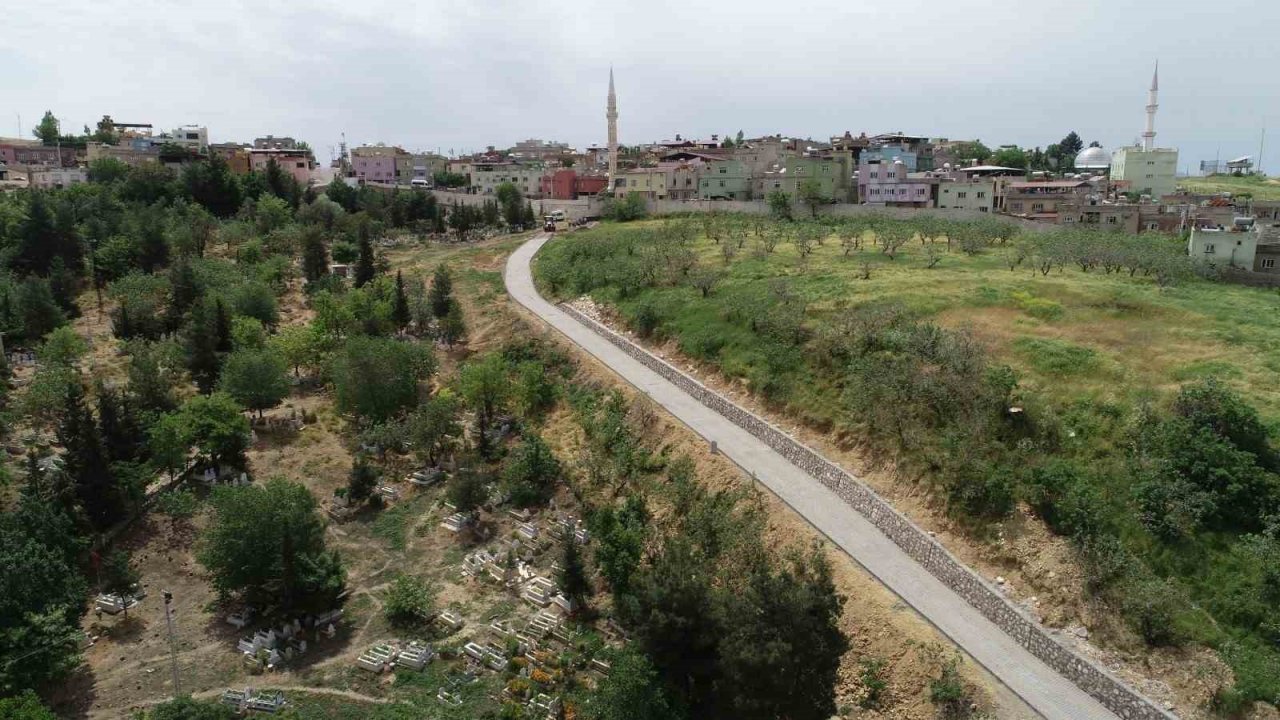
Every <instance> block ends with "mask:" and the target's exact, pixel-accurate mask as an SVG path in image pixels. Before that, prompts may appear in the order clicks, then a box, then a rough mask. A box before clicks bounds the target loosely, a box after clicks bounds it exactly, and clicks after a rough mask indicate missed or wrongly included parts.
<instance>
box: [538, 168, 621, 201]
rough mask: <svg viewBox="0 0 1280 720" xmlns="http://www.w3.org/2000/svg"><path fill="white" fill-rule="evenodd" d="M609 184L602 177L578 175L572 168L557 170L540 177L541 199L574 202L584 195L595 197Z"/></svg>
mask: <svg viewBox="0 0 1280 720" xmlns="http://www.w3.org/2000/svg"><path fill="white" fill-rule="evenodd" d="M608 184H609V179H608V178H606V177H605V176H603V175H579V174H578V171H576V170H574V169H573V168H558V169H555V170H552V171H549V172H547V173H545V174H544V175H543V176H542V181H541V184H540V190H541V192H542V197H544V198H550V199H552V200H576V199H578V198H579V197H581V196H584V195H597V194H599V193H600V192H602V191H603V190H604V189H605V187H607V186H608Z"/></svg>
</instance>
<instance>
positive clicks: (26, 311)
mask: <svg viewBox="0 0 1280 720" xmlns="http://www.w3.org/2000/svg"><path fill="white" fill-rule="evenodd" d="M18 308H19V310H20V312H21V317H22V336H23V338H25V339H26V340H28V341H31V342H35V341H37V340H39V339H40V338H42V337H44V336H45V335H46V334H47V333H49V332H51V331H53V330H54V329H56V328H58V327H59V326H61V325H62V324H63V323H65V322H66V321H67V317H66V315H65V314H64V313H63V312H62V308H60V307H58V303H57V301H56V300H54V298H53V293H52V292H51V291H50V289H49V281H48V280H44V279H42V278H38V277H34V276H31V277H28V278H27V279H26V280H24V281H23V282H22V285H20V286H19V287H18Z"/></svg>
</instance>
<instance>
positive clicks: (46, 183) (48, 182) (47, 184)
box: [27, 167, 89, 189]
mask: <svg viewBox="0 0 1280 720" xmlns="http://www.w3.org/2000/svg"><path fill="white" fill-rule="evenodd" d="M88 181H89V176H88V173H87V172H85V169H84V168H66V167H41V168H33V169H31V170H30V171H28V172H27V183H28V185H29V186H30V187H33V188H42V189H51V188H65V187H71V186H72V185H79V184H81V183H85V182H88Z"/></svg>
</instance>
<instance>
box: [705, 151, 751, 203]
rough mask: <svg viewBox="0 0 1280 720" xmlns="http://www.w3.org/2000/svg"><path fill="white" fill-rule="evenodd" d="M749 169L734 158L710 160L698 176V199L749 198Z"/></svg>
mask: <svg viewBox="0 0 1280 720" xmlns="http://www.w3.org/2000/svg"><path fill="white" fill-rule="evenodd" d="M751 184H752V183H751V171H750V170H749V169H748V168H747V165H746V163H744V162H743V161H742V160H739V159H737V158H736V157H735V158H725V159H718V160H710V161H708V162H707V165H706V167H705V168H704V169H703V171H702V176H701V177H700V178H698V198H699V199H700V200H750V199H751Z"/></svg>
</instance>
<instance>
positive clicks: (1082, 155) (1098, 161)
mask: <svg viewBox="0 0 1280 720" xmlns="http://www.w3.org/2000/svg"><path fill="white" fill-rule="evenodd" d="M1074 165H1075V168H1076V170H1077V171H1079V172H1082V173H1094V174H1104V173H1107V172H1109V171H1110V170H1111V156H1110V155H1109V154H1107V151H1106V150H1103V149H1102V148H1100V147H1087V148H1085V149H1083V150H1081V151H1080V152H1078V153H1076V159H1075V162H1074Z"/></svg>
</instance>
